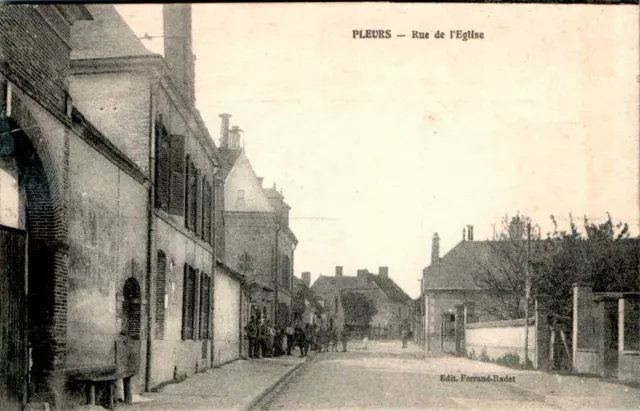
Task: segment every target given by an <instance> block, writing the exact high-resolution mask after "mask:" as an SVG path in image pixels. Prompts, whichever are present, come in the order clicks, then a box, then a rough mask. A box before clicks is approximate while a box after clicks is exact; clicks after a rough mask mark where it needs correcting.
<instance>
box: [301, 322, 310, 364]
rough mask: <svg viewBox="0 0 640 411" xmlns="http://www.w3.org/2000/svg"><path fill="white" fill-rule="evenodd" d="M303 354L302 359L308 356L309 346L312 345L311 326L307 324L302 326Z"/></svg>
mask: <svg viewBox="0 0 640 411" xmlns="http://www.w3.org/2000/svg"><path fill="white" fill-rule="evenodd" d="M303 335H304V354H303V355H302V356H303V357H306V356H307V355H309V346H310V345H311V344H313V328H311V324H309V323H307V324H305V326H304V333H303Z"/></svg>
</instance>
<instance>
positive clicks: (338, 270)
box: [336, 265, 342, 277]
mask: <svg viewBox="0 0 640 411" xmlns="http://www.w3.org/2000/svg"><path fill="white" fill-rule="evenodd" d="M336 277H342V266H341V265H336Z"/></svg>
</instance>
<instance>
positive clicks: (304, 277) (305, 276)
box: [302, 271, 311, 287]
mask: <svg viewBox="0 0 640 411" xmlns="http://www.w3.org/2000/svg"><path fill="white" fill-rule="evenodd" d="M302 282H303V283H305V284H306V285H307V287H309V286H310V285H311V273H310V272H309V271H305V272H303V273H302Z"/></svg>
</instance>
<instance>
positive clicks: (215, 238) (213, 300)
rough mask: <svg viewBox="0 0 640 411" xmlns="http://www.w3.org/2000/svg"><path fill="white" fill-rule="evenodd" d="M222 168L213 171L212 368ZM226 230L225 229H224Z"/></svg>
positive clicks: (222, 220)
mask: <svg viewBox="0 0 640 411" xmlns="http://www.w3.org/2000/svg"><path fill="white" fill-rule="evenodd" d="M219 171H220V170H219V169H217V170H214V172H213V201H212V202H213V204H212V205H211V209H212V211H211V213H212V214H213V216H212V221H213V224H212V226H213V227H212V228H211V231H212V237H213V244H212V246H213V258H212V268H211V310H210V311H209V312H210V314H211V319H210V321H209V323H210V325H211V361H210V362H211V368H213V364H214V362H215V360H214V357H213V355H214V354H215V350H214V343H213V342H214V341H215V338H214V336H215V328H214V327H215V324H216V322H215V318H214V317H215V313H216V302H215V298H214V297H215V294H216V293H215V291H216V280H215V278H216V252H217V247H216V245H217V243H218V241H217V240H218V228H220V229H222V230H224V214H223V215H222V218H221V219H220V222H221V224H222V227H217V226H216V203H217V201H218V200H217V195H216V193H217V185H218V184H217V182H216V181H217V176H218V172H219ZM222 211H224V205H223V210H222ZM223 232H224V231H223ZM223 261H224V256H223Z"/></svg>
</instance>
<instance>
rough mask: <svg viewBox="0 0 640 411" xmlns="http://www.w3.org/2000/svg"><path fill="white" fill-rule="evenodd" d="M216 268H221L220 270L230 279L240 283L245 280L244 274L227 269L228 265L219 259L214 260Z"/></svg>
mask: <svg viewBox="0 0 640 411" xmlns="http://www.w3.org/2000/svg"><path fill="white" fill-rule="evenodd" d="M216 267H220V268H222V270H223V271H225V273H226V274H228V275H229V276H230V277H233V278H235V279H237V280H238V281H240V282H242V281H244V279H245V276H244V274H242V273H240V272H239V271H236V270H234V269H233V268H231V267H229V266H228V265H226V264H225V263H223V262H222V261H221V260H220V259H219V258H216Z"/></svg>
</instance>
